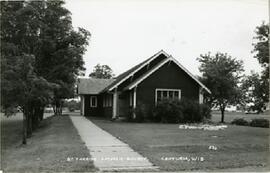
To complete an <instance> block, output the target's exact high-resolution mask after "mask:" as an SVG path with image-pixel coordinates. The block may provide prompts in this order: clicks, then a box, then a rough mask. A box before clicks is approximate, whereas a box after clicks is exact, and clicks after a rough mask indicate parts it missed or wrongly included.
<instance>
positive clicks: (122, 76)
mask: <svg viewBox="0 0 270 173" xmlns="http://www.w3.org/2000/svg"><path fill="white" fill-rule="evenodd" d="M161 54H164V55H165V56H167V57H168V56H169V55H168V54H167V53H166V52H165V51H163V50H161V51H159V52H158V53H156V54H155V55H153V56H151V57H150V58H148V59H146V60H145V61H143V62H141V63H140V64H138V65H136V66H134V67H132V68H131V69H129V70H127V71H126V72H124V73H122V74H120V75H119V76H117V77H116V80H115V81H114V82H112V83H111V84H110V85H109V86H108V87H106V88H105V89H104V91H106V90H108V91H112V90H113V89H114V88H116V87H117V86H118V85H120V84H121V83H122V82H124V81H125V80H126V79H128V78H129V77H131V76H132V75H134V74H135V73H136V72H137V71H139V70H140V69H142V68H143V67H144V66H145V65H147V64H149V63H150V62H151V61H153V60H154V59H155V58H157V57H158V56H159V55H161Z"/></svg>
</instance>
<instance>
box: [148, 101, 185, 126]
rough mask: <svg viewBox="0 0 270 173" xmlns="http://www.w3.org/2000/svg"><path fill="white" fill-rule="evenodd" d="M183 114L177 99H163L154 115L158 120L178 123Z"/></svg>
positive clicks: (155, 109)
mask: <svg viewBox="0 0 270 173" xmlns="http://www.w3.org/2000/svg"><path fill="white" fill-rule="evenodd" d="M182 116H183V115H182V112H181V111H180V105H179V103H178V102H177V101H175V100H163V101H161V102H159V103H158V104H157V106H156V107H155V108H154V110H153V117H154V119H155V121H157V122H164V123H178V122H179V120H180V119H181V118H182Z"/></svg>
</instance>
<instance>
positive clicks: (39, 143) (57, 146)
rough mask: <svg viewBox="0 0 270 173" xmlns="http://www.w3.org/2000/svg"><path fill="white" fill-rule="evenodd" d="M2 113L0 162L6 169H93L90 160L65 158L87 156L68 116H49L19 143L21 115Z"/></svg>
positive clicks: (26, 170)
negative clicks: (29, 135) (25, 140)
mask: <svg viewBox="0 0 270 173" xmlns="http://www.w3.org/2000/svg"><path fill="white" fill-rule="evenodd" d="M2 116H3V115H1V132H2V134H1V146H2V153H1V158H2V159H1V163H2V164H1V165H2V168H1V169H2V170H4V171H5V172H6V171H8V172H17V171H18V172H72V171H81V172H82V171H94V170H95V168H94V166H93V163H92V162H91V161H82V160H80V161H67V159H68V158H70V157H73V158H74V159H76V157H77V158H90V155H89V152H88V150H87V148H86V147H85V146H84V144H83V142H82V141H81V139H80V136H79V135H78V133H77V131H76V129H75V128H74V127H73V124H72V122H71V120H70V118H69V117H68V116H52V117H49V118H47V119H45V120H43V122H42V123H41V127H40V128H39V129H38V130H36V131H35V132H34V133H33V136H32V137H31V138H28V141H27V142H28V143H27V145H22V144H21V140H22V136H21V135H22V118H21V116H19V115H17V116H13V117H10V118H3V117H2Z"/></svg>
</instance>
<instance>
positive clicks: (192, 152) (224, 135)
mask: <svg viewBox="0 0 270 173" xmlns="http://www.w3.org/2000/svg"><path fill="white" fill-rule="evenodd" d="M91 120H92V121H93V122H94V123H95V124H96V125H98V126H99V127H101V128H102V129H104V130H106V131H107V132H109V133H111V134H112V135H114V136H115V137H118V138H119V139H120V140H122V141H123V142H126V143H127V144H129V145H130V146H131V147H132V148H133V149H134V150H135V151H137V152H139V153H140V154H142V155H143V156H145V157H147V158H148V159H149V160H150V161H151V162H152V163H154V164H155V165H157V166H159V167H160V168H161V170H162V171H188V170H203V171H205V170H215V171H217V170H221V171H226V170H227V171H230V170H232V171H233V170H236V171H247V170H252V169H253V171H254V169H255V171H259V170H263V171H265V170H268V171H269V170H270V169H269V167H266V166H269V160H268V156H269V129H267V128H256V127H244V126H229V127H228V128H227V129H225V130H220V131H203V130H191V129H189V130H185V129H179V128H178V125H177V124H156V123H126V122H111V121H108V120H101V119H94V118H91ZM210 145H213V146H216V147H217V150H209V146H210ZM181 157H182V158H181ZM185 157H186V158H189V159H192V158H193V159H195V161H186V160H183V159H185ZM191 157H192V158H191ZM196 157H197V158H203V159H204V161H199V160H198V159H197V160H196ZM166 159H167V160H166ZM172 159H178V160H172ZM181 159H182V160H181ZM238 168H241V169H240V170H239V169H238ZM242 168H243V169H242ZM244 168H246V169H244Z"/></svg>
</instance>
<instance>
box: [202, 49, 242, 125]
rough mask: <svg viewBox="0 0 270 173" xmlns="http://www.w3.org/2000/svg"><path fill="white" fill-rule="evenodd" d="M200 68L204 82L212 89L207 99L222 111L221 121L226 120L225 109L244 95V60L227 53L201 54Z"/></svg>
mask: <svg viewBox="0 0 270 173" xmlns="http://www.w3.org/2000/svg"><path fill="white" fill-rule="evenodd" d="M198 61H199V62H200V63H201V65H200V67H199V70H200V72H201V73H202V77H201V80H202V82H203V83H204V84H205V85H206V86H207V87H208V88H209V89H210V90H211V92H212V93H211V94H208V95H206V96H207V97H206V101H207V102H208V104H209V105H210V106H211V107H218V108H219V109H220V111H221V122H224V111H225V108H226V106H228V105H236V104H237V103H239V102H240V100H239V99H240V98H241V96H242V93H241V90H240V89H239V84H240V79H241V73H242V72H243V62H242V61H239V60H236V59H235V58H232V57H231V56H230V55H228V54H226V53H219V52H218V53H216V54H214V55H211V53H208V54H204V55H200V57H199V58H198Z"/></svg>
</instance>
